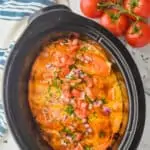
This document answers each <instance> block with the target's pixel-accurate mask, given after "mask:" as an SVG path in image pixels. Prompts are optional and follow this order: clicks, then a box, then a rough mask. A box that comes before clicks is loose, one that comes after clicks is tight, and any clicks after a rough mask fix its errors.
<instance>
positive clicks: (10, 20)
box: [0, 0, 55, 139]
mask: <svg viewBox="0 0 150 150" xmlns="http://www.w3.org/2000/svg"><path fill="white" fill-rule="evenodd" d="M54 1H55V0H0V33H1V34H0V84H1V83H2V76H3V69H4V66H5V63H6V60H7V57H8V55H9V53H10V51H11V50H12V48H13V46H14V45H15V41H16V40H17V39H18V37H19V36H20V34H21V33H22V31H23V30H24V29H25V27H26V25H27V20H28V18H29V17H30V15H32V14H33V13H34V12H35V11H37V10H39V9H41V8H43V7H46V6H48V5H51V4H52V2H54ZM0 91H1V89H0ZM1 95H2V93H1V92H0V139H2V137H3V136H4V135H6V133H7V123H6V119H5V115H4V109H3V105H2V96H1Z"/></svg>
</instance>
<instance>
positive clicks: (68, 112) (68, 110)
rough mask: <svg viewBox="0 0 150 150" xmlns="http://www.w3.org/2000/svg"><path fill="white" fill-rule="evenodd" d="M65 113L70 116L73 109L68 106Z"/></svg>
mask: <svg viewBox="0 0 150 150" xmlns="http://www.w3.org/2000/svg"><path fill="white" fill-rule="evenodd" d="M65 112H66V113H67V114H69V115H72V114H73V113H74V108H73V106H72V105H70V104H69V105H68V106H67V107H66V109H65Z"/></svg>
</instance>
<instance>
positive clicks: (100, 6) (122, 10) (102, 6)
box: [97, 0, 144, 21]
mask: <svg viewBox="0 0 150 150" xmlns="http://www.w3.org/2000/svg"><path fill="white" fill-rule="evenodd" d="M120 3H122V0H120ZM120 3H119V2H118V3H117V4H115V3H113V2H103V3H101V2H100V3H98V4H97V7H98V9H107V8H108V9H109V8H114V9H116V10H119V14H128V15H130V16H132V17H134V18H135V20H136V21H143V20H144V19H143V18H142V17H140V16H138V15H136V14H134V13H133V12H132V11H129V10H127V9H125V8H123V7H122V6H121V4H120Z"/></svg>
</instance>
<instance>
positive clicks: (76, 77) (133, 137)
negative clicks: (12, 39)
mask: <svg viewBox="0 0 150 150" xmlns="http://www.w3.org/2000/svg"><path fill="white" fill-rule="evenodd" d="M3 97H4V105H5V111H6V115H7V119H8V123H9V126H10V128H11V131H12V133H13V135H14V137H15V139H16V141H17V142H18V144H19V146H20V147H21V149H22V150H29V149H30V150H98V149H99V150H110V149H113V150H116V149H120V150H127V149H135V148H136V147H137V146H138V144H139V141H140V139H141V136H142V132H143V128H144V123H145V97H144V90H143V86H142V81H141V77H140V74H139V71H138V69H137V67H136V65H135V63H134V61H133V59H132V57H131V56H130V54H129V53H128V51H127V49H126V48H125V47H124V46H123V44H122V43H121V42H120V41H119V40H118V39H116V38H115V37H114V36H113V35H112V34H111V33H110V32H108V31H107V30H105V29H104V28H103V27H101V26H99V25H98V24H97V23H95V22H93V21H91V20H88V19H86V18H83V17H81V16H79V15H76V14H74V13H72V12H71V10H70V9H69V8H67V7H65V6H63V5H57V6H56V5H55V6H51V7H48V8H45V9H43V10H41V11H40V12H39V13H37V14H36V16H33V17H32V18H31V20H30V21H29V26H28V27H27V29H26V30H25V32H24V33H23V34H22V36H21V38H20V39H19V40H18V42H17V44H16V45H15V47H14V49H13V51H12V52H11V54H10V57H9V59H8V62H7V65H6V70H5V75H4V84H3Z"/></svg>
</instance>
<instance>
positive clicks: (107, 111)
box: [103, 107, 111, 115]
mask: <svg viewBox="0 0 150 150" xmlns="http://www.w3.org/2000/svg"><path fill="white" fill-rule="evenodd" d="M103 112H104V114H105V115H109V114H110V113H111V110H110V108H108V107H103Z"/></svg>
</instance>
